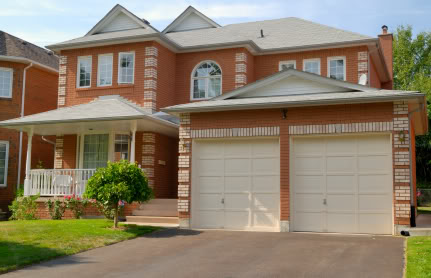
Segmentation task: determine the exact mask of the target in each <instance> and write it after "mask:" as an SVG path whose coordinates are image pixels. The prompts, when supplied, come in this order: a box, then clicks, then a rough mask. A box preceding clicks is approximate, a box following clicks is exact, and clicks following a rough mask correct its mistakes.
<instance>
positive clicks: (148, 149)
mask: <svg viewBox="0 0 431 278" xmlns="http://www.w3.org/2000/svg"><path fill="white" fill-rule="evenodd" d="M155 142H156V135H155V134H154V133H149V132H144V133H143V134H142V143H143V144H142V158H141V159H142V160H141V164H142V170H143V171H144V172H145V173H146V174H147V177H148V184H149V185H150V187H152V188H153V187H154V161H155V158H154V154H155V152H156V146H155Z"/></svg>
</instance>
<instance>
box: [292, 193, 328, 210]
mask: <svg viewBox="0 0 431 278" xmlns="http://www.w3.org/2000/svg"><path fill="white" fill-rule="evenodd" d="M323 199H324V197H323V194H298V193H296V194H295V209H296V210H297V211H306V210H311V211H322V210H323Z"/></svg>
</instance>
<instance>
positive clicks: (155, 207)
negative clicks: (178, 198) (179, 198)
mask: <svg viewBox="0 0 431 278" xmlns="http://www.w3.org/2000/svg"><path fill="white" fill-rule="evenodd" d="M177 207H178V204H177V203H175V204H170V203H166V204H152V203H147V204H141V205H140V206H139V209H144V210H145V209H147V210H177Z"/></svg>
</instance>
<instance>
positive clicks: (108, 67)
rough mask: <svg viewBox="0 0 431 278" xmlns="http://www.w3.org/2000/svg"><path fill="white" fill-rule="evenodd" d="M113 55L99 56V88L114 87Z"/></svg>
mask: <svg viewBox="0 0 431 278" xmlns="http://www.w3.org/2000/svg"><path fill="white" fill-rule="evenodd" d="M112 58H113V56H112V54H102V55H99V62H98V69H97V86H110V85H112V61H113V59H112Z"/></svg>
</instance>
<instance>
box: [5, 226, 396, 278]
mask: <svg viewBox="0 0 431 278" xmlns="http://www.w3.org/2000/svg"><path fill="white" fill-rule="evenodd" d="M403 249H404V239H403V238H399V237H389V236H353V235H352V236H343V235H324V234H300V233H257V232H224V231H202V232H201V231H188V230H177V229H171V230H163V231H158V232H155V233H153V234H150V235H148V236H145V237H141V238H137V239H133V240H129V241H125V242H121V243H118V244H115V245H111V246H107V247H102V248H98V249H94V250H90V251H87V252H83V253H80V254H77V255H73V256H69V257H64V258H60V259H56V260H52V261H49V262H46V263H42V264H39V265H35V266H32V267H28V268H24V269H21V270H18V271H15V272H11V273H7V274H5V275H4V278H7V277H43V278H51V277H53V278H54V277H55V278H58V277H61V278H66V277H75V278H76V277H78V278H85V277H92V278H95V277H145V278H147V277H175V278H179V277H188V278H189V277H295V278H296V277H331V278H335V277H343V278H346V277H379V278H384V277H391V278H393V277H402V273H403V253H404V251H403ZM2 277H3V276H2Z"/></svg>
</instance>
